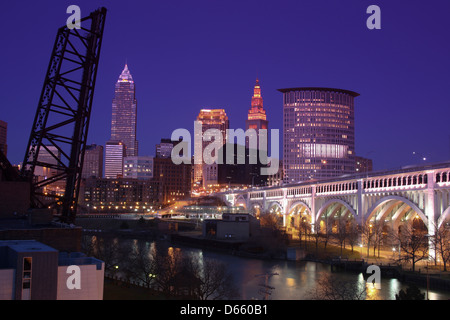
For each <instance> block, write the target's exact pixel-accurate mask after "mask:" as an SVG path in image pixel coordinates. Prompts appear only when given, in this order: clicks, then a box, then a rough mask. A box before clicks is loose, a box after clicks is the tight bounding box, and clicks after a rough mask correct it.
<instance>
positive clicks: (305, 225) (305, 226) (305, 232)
mask: <svg viewBox="0 0 450 320" xmlns="http://www.w3.org/2000/svg"><path fill="white" fill-rule="evenodd" d="M310 234H311V224H310V223H309V221H308V219H307V217H300V223H299V238H300V243H301V241H302V236H303V237H304V245H305V250H308V236H309V235H310Z"/></svg>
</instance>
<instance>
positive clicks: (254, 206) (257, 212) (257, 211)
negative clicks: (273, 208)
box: [248, 202, 265, 217]
mask: <svg viewBox="0 0 450 320" xmlns="http://www.w3.org/2000/svg"><path fill="white" fill-rule="evenodd" d="M248 212H249V214H251V215H253V216H254V217H260V216H261V215H262V214H263V213H264V212H265V210H264V205H263V203H261V202H250V204H249V206H248Z"/></svg>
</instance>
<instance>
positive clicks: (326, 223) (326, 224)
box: [318, 213, 332, 250]
mask: <svg viewBox="0 0 450 320" xmlns="http://www.w3.org/2000/svg"><path fill="white" fill-rule="evenodd" d="M321 221H322V222H323V225H322V224H321V223H320V222H319V230H318V233H319V238H320V239H321V241H322V242H323V245H324V248H325V250H326V249H327V244H328V241H329V240H330V237H331V235H332V233H331V229H332V225H331V217H330V216H328V215H327V214H326V213H325V216H324V218H323V220H321Z"/></svg>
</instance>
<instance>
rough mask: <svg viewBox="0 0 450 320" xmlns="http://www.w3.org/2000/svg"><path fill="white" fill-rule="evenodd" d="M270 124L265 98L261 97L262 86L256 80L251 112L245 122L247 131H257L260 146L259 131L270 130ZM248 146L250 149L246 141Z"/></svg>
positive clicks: (247, 142)
mask: <svg viewBox="0 0 450 320" xmlns="http://www.w3.org/2000/svg"><path fill="white" fill-rule="evenodd" d="M268 126H269V122H268V121H267V116H266V111H265V110H264V107H263V98H262V96H261V86H260V85H259V80H258V79H256V84H255V87H254V88H253V96H252V103H251V107H250V110H249V111H248V116H247V120H246V121H245V130H248V129H255V130H256V133H257V134H258V144H257V148H258V146H259V130H260V129H268ZM246 146H247V147H249V141H248V139H246Z"/></svg>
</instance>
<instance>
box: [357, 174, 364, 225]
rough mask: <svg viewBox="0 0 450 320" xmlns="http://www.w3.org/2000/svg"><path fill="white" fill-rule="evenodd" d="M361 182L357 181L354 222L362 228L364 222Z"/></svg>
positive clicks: (362, 184) (362, 185)
mask: <svg viewBox="0 0 450 320" xmlns="http://www.w3.org/2000/svg"><path fill="white" fill-rule="evenodd" d="M363 187H364V183H363V180H362V179H361V180H358V193H357V197H358V198H357V207H356V216H357V217H356V222H357V223H358V225H360V226H362V225H363V222H364V216H365V214H366V213H365V212H364V198H363Z"/></svg>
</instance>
